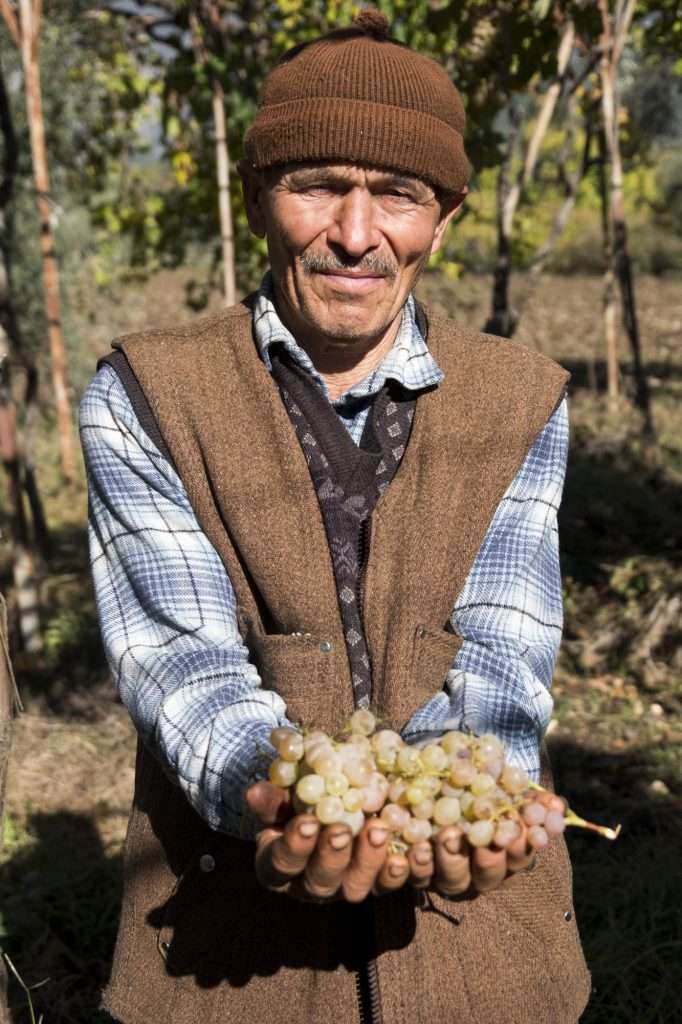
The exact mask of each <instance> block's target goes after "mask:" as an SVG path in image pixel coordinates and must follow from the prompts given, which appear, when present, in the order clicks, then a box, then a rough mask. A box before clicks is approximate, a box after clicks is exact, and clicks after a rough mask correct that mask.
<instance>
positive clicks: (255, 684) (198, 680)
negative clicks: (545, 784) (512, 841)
mask: <svg viewBox="0 0 682 1024" xmlns="http://www.w3.org/2000/svg"><path fill="white" fill-rule="evenodd" d="M254 334H255V337H256V341H257V344H258V346H259V349H260V352H261V355H262V358H263V360H264V362H265V364H266V366H269V365H270V362H269V356H268V350H269V348H270V346H271V345H273V344H278V343H279V344H283V345H284V346H285V347H286V348H287V350H288V351H289V352H290V353H291V355H292V357H293V358H295V359H296V360H297V361H298V362H299V364H300V365H301V366H303V367H304V368H305V369H306V370H307V371H308V372H309V373H310V374H311V375H312V376H313V377H314V379H315V380H316V382H317V384H318V386H319V387H320V388H322V390H323V392H325V394H326V388H325V385H324V382H323V381H322V379H321V378H320V377H319V375H318V374H317V373H316V371H315V369H314V367H313V366H312V364H311V362H310V360H309V358H308V356H307V355H306V353H305V352H303V351H302V350H301V349H300V348H299V346H298V345H297V344H296V342H295V340H294V338H293V337H292V335H291V334H290V333H289V332H288V331H287V329H286V328H285V327H284V325H283V324H282V323H281V321H280V319H279V317H278V316H277V313H276V310H275V308H274V304H273V302H272V294H271V291H270V283H269V280H268V279H266V280H265V281H264V283H263V286H262V288H261V291H260V292H259V295H258V299H257V302H256V307H255V310H254ZM388 377H392V378H395V379H396V380H397V381H399V382H400V383H401V384H402V385H403V386H404V387H406V388H409V389H411V390H413V391H415V392H419V391H420V390H422V389H424V388H425V387H432V386H434V385H437V384H438V383H439V382H440V381H441V380H442V379H443V374H442V372H441V370H440V369H439V367H438V366H437V364H436V362H435V360H434V359H433V357H432V356H431V354H430V353H429V351H428V347H427V345H426V343H425V342H424V339H423V338H422V336H421V333H420V332H419V329H418V327H417V325H416V322H415V316H414V304H413V301H412V300H411V299H410V300H409V301H408V303H407V304H406V306H405V310H404V313H403V318H402V322H401V327H400V331H399V333H398V336H397V338H396V341H395V343H394V345H393V348H392V349H391V351H390V352H389V353H388V355H387V356H386V357H385V359H384V361H383V362H382V364H381V365H380V366H379V367H378V368H377V369H375V370H374V371H373V372H372V373H371V374H370V375H369V376H368V377H367V378H366V379H365V380H363V381H362V382H361V383H360V384H357V385H355V386H354V387H353V388H351V389H350V390H349V391H348V392H347V393H346V394H345V395H344V396H342V398H341V399H339V401H338V402H335V403H334V406H335V409H336V411H337V412H338V414H339V416H340V417H341V418H342V420H343V422H344V423H345V424H346V427H347V429H348V430H349V432H350V434H351V436H352V437H353V439H354V440H355V441H356V443H357V442H358V441H359V438H360V436H361V434H362V429H363V427H364V422H365V419H366V416H367V413H368V411H369V408H370V406H371V402H372V400H373V397H374V396H375V395H376V394H377V393H378V392H379V390H380V389H381V387H382V386H383V384H384V382H385V380H386V379H387V378H388ZM327 397H328V395H327ZM80 429H81V439H82V445H83V451H84V455H85V462H86V467H87V473H88V481H89V497H90V501H89V508H90V526H89V534H90V553H91V563H92V574H93V580H94V586H95V594H96V599H97V607H98V612H99V617H100V623H101V629H102V637H103V642H104V647H105V651H106V655H107V659H108V662H109V665H110V668H111V671H112V674H113V676H114V679H115V681H116V685H117V687H118V690H119V693H120V696H121V699H122V700H123V702H124V704H125V705H126V706H127V708H128V710H129V712H130V715H131V717H132V719H133V722H134V723H135V726H136V728H137V730H138V732H139V734H140V735H141V737H142V739H143V741H144V742H145V743H146V744H147V745H148V746H149V747H150V749H152V750H153V751H154V752H155V753H156V755H157V756H158V757H159V758H160V760H161V762H162V763H163V764H164V765H165V767H166V770H167V772H168V773H169V774H170V775H171V777H172V778H174V779H175V780H176V781H177V783H178V784H179V785H180V786H181V787H182V789H183V791H184V793H185V794H186V796H187V798H188V799H189V801H190V803H191V804H192V805H193V806H194V807H195V809H196V810H197V811H198V812H199V814H201V815H202V816H203V818H204V819H205V820H206V821H207V822H208V824H209V825H210V826H211V827H212V828H214V829H216V830H219V831H224V832H228V833H231V834H233V835H242V836H250V835H252V834H253V829H254V823H253V822H252V821H251V820H250V818H249V815H248V813H247V812H246V811H245V805H244V799H243V793H244V790H245V789H246V787H247V786H248V784H249V783H251V782H252V781H254V780H255V779H256V778H259V777H263V776H264V767H265V766H266V765H267V762H268V760H269V759H270V758H271V757H272V756H273V754H274V751H273V750H272V747H271V746H270V743H269V739H268V737H269V733H270V731H271V729H273V728H274V727H275V726H278V725H284V724H287V709H286V706H285V704H284V702H283V700H282V699H281V697H280V696H279V695H278V694H276V693H275V692H273V691H271V690H266V689H264V688H263V686H262V685H261V680H260V678H259V675H258V672H257V670H256V668H255V666H254V665H253V664H252V663H251V662H250V661H249V652H248V650H247V648H246V647H245V645H244V643H243V641H242V638H241V636H240V635H239V631H238V626H237V619H236V601H235V594H234V590H233V588H232V585H231V583H230V580H229V578H228V576H227V573H226V571H225V568H224V566H223V563H222V562H221V560H220V558H219V556H218V554H217V553H216V551H215V549H214V548H213V547H212V545H211V544H210V542H209V541H208V539H207V537H206V536H205V534H204V533H203V531H202V530H201V527H200V526H199V524H198V522H197V520H196V517H195V514H194V511H193V509H192V507H191V505H190V503H189V501H188V498H187V495H186V493H185V489H184V487H183V485H182V482H181V480H180V479H179V478H178V476H177V474H176V473H175V471H174V469H173V467H172V466H171V465H170V463H169V462H168V461H167V460H166V459H165V458H164V457H163V456H162V455H161V454H160V452H159V451H158V449H157V448H156V447H155V445H154V444H153V443H152V441H150V439H149V437H148V436H147V434H146V433H145V432H144V430H143V429H142V428H141V426H140V424H139V423H138V421H137V418H136V416H135V413H134V412H133V409H132V407H131V404H130V402H129V400H128V397H127V395H126V392H125V391H124V389H123V387H122V385H121V383H120V381H119V378H118V377H117V375H116V373H115V372H114V371H113V370H112V369H111V368H110V367H108V366H104V367H103V368H102V369H101V370H99V371H98V373H97V374H96V376H95V377H94V379H93V381H92V382H91V384H90V386H89V387H88V389H87V390H86V392H85V395H84V397H83V400H82V403H81V411H80ZM567 442H568V422H567V409H566V402H565V401H564V402H562V403H561V405H560V406H559V408H558V409H557V410H556V412H555V413H554V415H553V416H552V417H551V419H550V420H549V422H548V423H547V424H546V426H545V428H544V429H543V430H542V432H541V433H540V434H539V436H538V437H537V439H536V441H535V443H534V444H533V446H532V448H531V449H530V451H529V453H528V455H527V457H526V459H525V461H524V463H523V465H522V466H521V468H520V470H519V471H518V473H517V475H516V477H515V479H514V480H513V482H512V483H511V485H510V486H509V488H508V490H507V492H506V494H505V495H504V497H503V498H502V501H501V502H500V504H499V506H498V508H497V510H496V512H495V515H494V517H493V519H492V521H491V523H490V526H489V528H488V531H487V534H486V536H485V539H484V542H483V544H482V546H481V548H480V550H479V552H478V554H477V557H476V559H475V561H474V564H473V566H472V569H471V571H470V573H469V576H468V578H467V581H466V583H465V586H464V588H463V589H462V591H461V593H460V594H459V596H458V597H457V600H456V601H455V604H454V607H453V611H452V616H451V623H452V627H453V629H454V630H455V631H456V632H457V633H459V634H460V635H461V636H462V637H463V638H464V643H463V644H462V647H461V649H460V651H459V652H458V654H457V655H456V657H455V659H454V662H453V665H452V669H451V671H450V672H449V673H448V676H447V679H446V682H445V686H444V688H443V689H442V690H440V691H439V692H438V693H436V694H434V696H433V697H432V698H431V699H430V700H428V701H427V702H426V703H425V704H424V705H422V707H420V708H419V709H418V710H417V711H416V712H415V714H414V715H413V717H412V718H411V719H410V721H409V722H408V723H407V725H406V726H405V729H404V733H403V734H404V737H405V739H407V740H409V741H410V742H412V743H421V742H424V741H426V740H427V739H429V738H431V737H436V736H439V735H441V734H442V733H443V732H444V731H446V730H448V729H455V728H460V729H461V728H464V729H470V730H473V731H475V732H477V733H481V732H493V733H496V734H497V735H498V736H499V737H500V738H501V739H502V740H503V741H504V742H505V744H506V747H507V752H508V756H509V757H510V759H511V760H513V761H515V762H516V763H518V764H520V765H522V766H523V767H524V768H526V769H527V770H528V771H529V772H530V773H531V775H532V776H533V777H535V778H537V776H538V771H539V741H540V738H541V735H542V732H543V731H544V729H545V727H546V725H547V723H548V721H549V717H550V714H551V709H552V698H551V696H550V693H549V687H550V682H551V677H552V672H553V668H554V662H555V658H556V653H557V649H558V645H559V641H560V638H561V629H562V595H561V579H560V572H559V556H558V538H557V526H556V515H557V508H558V504H559V500H560V497H561V491H562V486H563V478H564V471H565V463H566V455H567ZM456 471H457V469H456V467H453V472H456Z"/></svg>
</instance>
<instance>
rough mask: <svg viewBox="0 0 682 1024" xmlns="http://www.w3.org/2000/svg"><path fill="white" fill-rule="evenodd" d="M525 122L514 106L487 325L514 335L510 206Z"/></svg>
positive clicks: (501, 179) (500, 185)
mask: <svg viewBox="0 0 682 1024" xmlns="http://www.w3.org/2000/svg"><path fill="white" fill-rule="evenodd" d="M521 124H522V118H521V114H520V111H519V110H518V108H517V107H515V106H512V110H511V126H510V129H509V138H508V139H507V152H506V154H505V158H504V161H503V163H502V164H500V169H499V171H498V172H497V258H496V260H495V270H494V272H493V296H492V309H491V312H490V316H489V317H488V319H487V320H486V322H485V325H484V327H483V330H484V331H485V332H486V333H487V334H498V335H499V336H500V337H502V338H511V337H512V336H513V334H514V331H515V330H516V323H517V320H518V317H517V314H516V312H515V311H514V310H513V309H512V308H511V306H510V303H509V278H510V276H511V224H512V220H513V215H512V217H510V216H509V212H508V210H509V197H510V194H511V188H510V185H509V177H510V174H511V167H512V163H513V160H514V150H515V149H516V140H517V138H518V135H519V131H520V129H521Z"/></svg>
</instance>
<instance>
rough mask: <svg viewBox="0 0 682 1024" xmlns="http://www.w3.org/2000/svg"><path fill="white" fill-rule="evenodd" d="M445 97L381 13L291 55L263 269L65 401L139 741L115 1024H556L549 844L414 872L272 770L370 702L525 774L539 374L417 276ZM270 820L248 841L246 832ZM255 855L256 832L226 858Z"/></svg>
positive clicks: (429, 219)
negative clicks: (259, 278) (289, 730)
mask: <svg viewBox="0 0 682 1024" xmlns="http://www.w3.org/2000/svg"><path fill="white" fill-rule="evenodd" d="M463 129H464V114H463V109H462V105H461V101H460V98H459V96H458V94H457V92H456V90H455V89H454V88H453V86H452V84H451V83H450V81H449V79H448V78H447V76H446V75H445V73H444V72H443V70H442V69H441V68H439V67H438V66H437V65H436V64H435V63H433V62H432V61H430V60H427V59H426V58H423V57H421V56H420V55H418V54H416V53H414V52H412V51H410V50H409V49H408V48H406V47H404V46H402V45H400V44H398V43H396V42H395V41H393V40H391V39H390V37H389V36H388V25H387V23H386V21H385V19H383V17H382V16H381V15H379V14H378V13H377V12H363V13H362V14H361V15H360V16H359V17H358V18H357V19H356V21H355V22H354V24H353V26H352V27H351V28H350V29H347V30H343V31H339V32H336V33H331V34H330V35H329V36H327V37H323V38H322V39H320V40H317V41H315V42H314V43H312V44H309V45H307V46H304V47H300V48H297V49H296V50H294V51H292V52H290V53H289V54H288V55H286V56H285V58H284V59H283V60H282V61H281V62H280V64H279V65H278V66H277V67H276V68H275V69H274V71H273V72H272V73H271V75H270V76H269V78H268V79H267V81H266V84H265V87H264V89H263V92H262V96H261V101H260V105H259V111H258V114H257V116H256V119H255V122H254V124H253V125H252V127H251V129H250V131H249V133H248V134H247V137H246V140H245V154H246V155H245V161H244V165H243V168H242V171H243V179H244V190H245V198H246V203H247V210H248V215H249V222H250V225H251V227H252V229H253V231H254V232H255V233H256V234H258V235H261V236H264V237H265V238H266V239H267V243H268V249H269V254H270V263H271V273H270V274H269V275H268V276H267V277H266V279H265V280H264V282H263V285H262V286H261V289H260V290H259V292H258V293H256V295H255V296H252V297H251V298H250V299H249V300H247V301H246V303H245V304H241V305H239V306H237V307H234V308H233V309H231V310H228V311H227V312H226V313H224V314H223V315H221V316H218V317H216V318H213V319H209V320H203V321H199V322H195V323H194V324H192V325H190V326H189V327H187V328H179V329H173V330H169V329H165V330H160V331H155V332H146V333H143V334H140V335H136V336H133V337H130V338H126V339H123V341H121V342H119V343H117V352H116V353H115V354H114V355H113V356H111V357H109V358H108V359H107V360H105V361H104V364H105V365H103V366H102V367H101V369H100V370H99V372H98V374H97V376H96V378H95V380H94V382H93V384H92V385H91V386H90V388H89V390H88V392H87V394H86V396H85V398H84V401H83V406H82V412H81V430H82V436H83V443H84V449H85V455H86V461H87V465H88V471H89V477H90V485H91V522H92V533H91V537H92V556H93V574H94V579H95V586H96V590H97V596H98V605H99V610H100V616H101V621H102V629H103V635H104V641H105V646H106V648H107V652H108V656H109V659H110V663H111V665H112V669H113V671H114V673H115V676H116V679H117V683H118V686H119V689H120V692H121V696H122V698H123V700H124V701H125V703H126V704H127V706H128V708H129V709H130V712H131V715H132V717H133V720H134V721H135V724H136V726H137V728H138V730H139V733H140V738H141V742H140V745H139V753H138V763H137V777H136V792H135V801H134V807H133V812H132V815H131V821H130V828H129V832H128V837H127V843H126V860H125V870H126V877H125V892H124V900H123V911H122V917H121V926H120V931H119V938H118V943H117V949H116V954H115V958H114V965H113V971H112V977H111V981H110V984H109V987H108V989H107V991H106V993H105V999H104V1003H105V1006H106V1007H107V1008H108V1010H109V1011H110V1012H111V1013H112V1014H113V1015H115V1016H116V1017H117V1018H118V1019H120V1020H122V1021H124V1022H125V1024H143V1022H144V1024H147V1022H149V1021H157V1020H158V1021H173V1022H178V1024H184V1022H188V1024H189V1022H199V1021H216V1022H217V1021H221V1022H227V1021H235V1022H236V1021H239V1022H251V1021H254V1022H255V1021H257V1020H259V1019H260V1018H261V1016H262V1015H263V1014H264V1013H265V1012H267V1011H269V1012H270V1013H272V1012H273V1011H274V1012H275V1013H281V1012H282V1010H284V1012H287V1013H291V1012H295V1013H296V1014H297V1016H298V1017H299V1018H300V1019H301V1020H304V1021H310V1022H317V1021H322V1020H327V1019H329V1018H331V1017H334V1018H335V1019H338V1020H340V1021H343V1022H344V1024H345V1022H353V1021H359V1020H360V1021H368V1020H372V1021H376V1022H378V1021H382V1022H384V1024H400V1022H403V1021H404V1022H411V1021H417V1022H422V1021H424V1022H426V1021H427V1020H428V1021H431V1020H433V1019H439V1018H441V1019H459V1018H460V1017H463V1016H464V1015H465V1014H466V1016H467V1018H468V1019H470V1020H473V1021H478V1022H481V1024H489V1022H490V1021H492V1020H502V1021H509V1022H516V1021H519V1022H521V1021H523V1022H526V1021H528V1022H530V1021H531V1020H532V1021H534V1022H536V1021H538V1020H541V1021H549V1020H550V1019H552V1020H556V1021H566V1022H574V1021H576V1020H577V1019H578V1017H579V1015H580V1013H581V1011H582V1009H583V1007H584V1005H585V1002H586V998H587V992H588V980H587V973H586V970H585V966H584V962H583V960H582V954H581V952H580V946H579V940H578V937H577V932H576V930H575V922H574V921H573V913H572V907H571V891H570V889H571V885H570V867H569V865H568V860H567V855H566V851H565V847H564V845H563V842H562V841H559V842H555V843H553V844H552V846H551V848H550V849H549V850H548V851H546V853H544V854H543V855H542V856H541V857H539V858H538V863H537V865H536V866H535V867H534V869H533V870H532V871H530V872H529V871H527V870H525V869H527V868H528V867H529V866H531V860H532V857H531V852H530V851H529V849H528V848H527V847H526V843H525V837H521V840H520V841H519V842H518V843H517V844H516V846H515V847H514V848H513V849H510V850H509V851H508V852H507V853H505V852H504V851H501V850H500V851H488V850H486V851H479V852H477V853H476V854H471V853H470V851H468V850H467V848H466V846H465V843H464V841H463V838H462V836H461V834H460V833H459V831H458V830H457V829H456V828H450V829H444V830H443V831H442V832H441V833H440V834H439V836H438V839H437V841H436V842H434V844H433V846H431V844H429V843H425V844H417V845H415V847H414V848H413V849H412V850H411V852H410V856H409V857H408V858H404V857H402V856H397V855H393V854H391V853H390V851H389V846H388V839H389V837H388V836H387V834H386V831H385V829H383V828H382V827H381V826H380V825H379V824H378V823H377V822H368V823H367V825H366V827H365V828H364V829H363V830H362V832H361V833H360V834H359V835H358V836H357V838H356V839H355V840H353V839H352V837H351V836H350V834H349V832H348V830H347V829H346V828H345V827H344V826H330V827H328V828H324V829H323V828H321V827H320V825H319V823H317V822H316V821H315V820H314V819H313V818H311V817H309V816H307V815H296V816H293V815H292V814H291V812H290V811H289V808H288V804H287V801H286V799H285V795H284V793H283V791H281V790H278V789H277V788H276V787H273V786H271V785H270V784H269V783H267V782H263V781H259V780H263V779H264V778H266V777H267V766H268V763H269V760H270V759H271V758H272V756H273V752H272V748H271V746H270V744H269V740H268V737H269V734H270V731H271V729H272V728H274V727H275V726H278V725H283V724H286V723H287V722H289V721H303V722H307V723H310V724H312V725H315V726H318V727H322V728H326V729H328V730H330V731H334V730H336V729H338V728H339V726H340V725H342V724H343V722H344V721H345V720H346V719H347V718H348V717H349V715H350V714H351V713H352V710H353V708H354V707H367V706H371V707H372V708H374V709H375V710H376V711H377V713H378V714H379V715H380V717H381V719H382V720H383V721H385V722H386V723H387V724H389V725H391V726H393V727H396V728H400V729H402V732H403V735H404V736H405V737H406V738H407V739H409V740H410V741H411V742H420V741H423V740H425V739H427V738H428V737H431V736H434V735H440V734H441V733H442V732H443V731H445V730H447V729H449V728H468V729H472V730H474V731H477V732H479V731H480V732H483V731H494V732H496V733H497V734H499V735H500V737H501V738H502V739H503V740H505V742H506V743H507V745H508V748H509V753H510V756H511V757H512V758H513V759H515V760H517V761H518V762H519V763H521V764H523V765H524V766H525V767H526V768H527V769H528V770H530V771H531V772H533V773H534V774H535V775H536V776H538V775H539V771H540V764H539V742H540V737H541V733H542V729H543V727H544V725H545V724H546V722H547V719H548V715H549V710H550V708H551V699H550V697H549V695H548V692H547V687H548V685H549V682H550V677H551V671H552V666H553V662H554V657H555V654H556V646H557V643H558V638H559V635H560V622H561V615H560V593H561V589H560V581H559V578H558V561H557V551H556V526H555V515H556V505H557V502H558V498H559V495H560V491H561V485H562V481H563V472H564V464H565V449H566V411H565V403H564V401H563V395H564V388H565V379H566V374H565V373H564V372H563V371H562V370H561V369H560V368H559V367H557V366H556V365H555V364H553V363H552V362H550V361H549V360H546V359H544V358H543V357H540V356H537V355H535V354H532V353H529V352H526V351H524V350H522V349H520V348H518V347H516V346H513V345H511V344H509V343H507V342H504V341H501V340H499V339H492V338H490V337H485V336H482V335H477V334H475V333H472V332H469V331H465V330H462V329H461V328H458V327H456V326H455V325H454V324H453V323H451V322H450V321H446V320H440V319H438V318H433V317H429V316H428V314H426V313H425V312H424V311H423V310H421V309H420V307H419V306H418V305H417V304H416V303H415V301H414V299H413V297H412V289H413V286H414V284H415V282H416V280H417V278H418V276H419V273H420V272H421V270H422V269H423V267H424V265H425V264H426V261H427V260H428V257H429V255H430V254H431V253H432V252H435V251H436V250H437V249H438V247H439V246H440V244H441V242H442V239H443V235H444V232H445V230H446V227H447V225H448V224H449V222H450V221H451V219H452V218H453V216H454V215H455V213H456V211H457V209H458V208H459V205H460V204H461V201H462V198H463V195H464V192H465V190H466V183H467V179H468V174H469V166H468V163H467V160H466V156H465V154H464V148H463V140H462V133H463ZM264 826H265V827H264ZM254 836H256V837H257V838H256V845H255V847H254V844H253V842H251V841H250V840H251V839H252V838H253V837H254Z"/></svg>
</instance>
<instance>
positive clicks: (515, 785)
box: [500, 764, 528, 796]
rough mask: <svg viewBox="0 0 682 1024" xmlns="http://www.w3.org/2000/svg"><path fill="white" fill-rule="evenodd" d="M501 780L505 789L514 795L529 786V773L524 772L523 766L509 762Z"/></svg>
mask: <svg viewBox="0 0 682 1024" xmlns="http://www.w3.org/2000/svg"><path fill="white" fill-rule="evenodd" d="M500 782H501V784H502V786H503V787H504V789H506V791H507V792H508V793H511V794H512V796H513V795H514V794H516V793H521V792H523V790H524V789H526V787H527V786H528V775H527V774H526V772H524V770H523V768H519V767H517V765H515V764H507V765H505V766H504V769H503V771H502V775H501V776H500Z"/></svg>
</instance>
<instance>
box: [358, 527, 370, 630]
mask: <svg viewBox="0 0 682 1024" xmlns="http://www.w3.org/2000/svg"><path fill="white" fill-rule="evenodd" d="M371 518H372V517H371V515H369V516H367V517H366V518H365V519H363V520H362V522H361V523H360V533H359V535H358V582H357V593H356V595H355V596H356V599H357V602H358V614H359V616H360V622H361V623H362V627H363V630H364V625H365V624H364V622H363V618H362V615H363V603H364V596H365V568H366V566H367V556H368V555H369V523H370V519H371Z"/></svg>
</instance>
